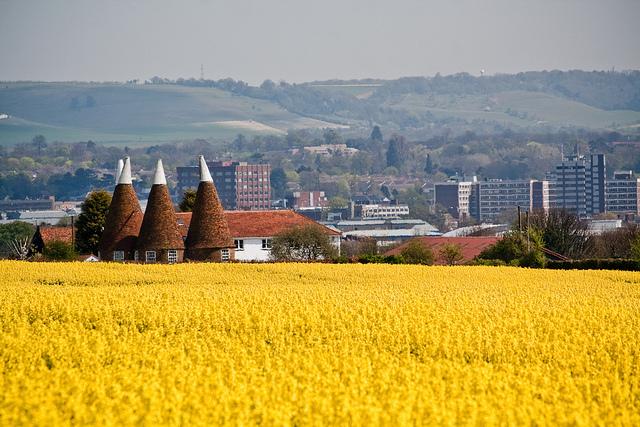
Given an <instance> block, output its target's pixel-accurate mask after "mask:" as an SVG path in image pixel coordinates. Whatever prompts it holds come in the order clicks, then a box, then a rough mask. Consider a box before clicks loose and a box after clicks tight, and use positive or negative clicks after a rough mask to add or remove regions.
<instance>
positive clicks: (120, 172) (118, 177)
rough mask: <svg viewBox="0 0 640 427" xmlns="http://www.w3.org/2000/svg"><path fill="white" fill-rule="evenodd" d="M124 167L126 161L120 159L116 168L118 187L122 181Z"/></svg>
mask: <svg viewBox="0 0 640 427" xmlns="http://www.w3.org/2000/svg"><path fill="white" fill-rule="evenodd" d="M123 167H124V161H123V160H122V159H118V166H116V185H118V181H119V180H120V174H122V168H123Z"/></svg>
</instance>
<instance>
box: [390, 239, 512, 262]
mask: <svg viewBox="0 0 640 427" xmlns="http://www.w3.org/2000/svg"><path fill="white" fill-rule="evenodd" d="M498 240H500V238H499V237H494V236H486V237H415V238H413V239H411V240H409V241H407V242H405V243H403V244H402V245H400V246H397V247H395V248H393V249H391V250H389V251H387V252H386V253H385V255H399V254H400V253H401V252H402V250H403V249H404V248H405V247H406V246H407V245H408V244H409V242H413V241H417V242H419V243H420V244H422V245H424V246H426V247H429V248H431V250H432V251H433V255H434V257H435V263H436V264H444V261H443V260H442V259H440V255H439V251H440V249H441V248H442V247H443V246H444V245H446V244H456V245H458V246H460V250H461V252H462V257H463V259H462V261H460V262H461V263H465V262H469V261H471V260H472V259H474V258H475V257H476V256H478V255H480V252H482V251H483V250H485V249H486V248H488V247H489V246H491V245H493V244H495V243H496V242H497V241H498Z"/></svg>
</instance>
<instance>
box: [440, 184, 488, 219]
mask: <svg viewBox="0 0 640 427" xmlns="http://www.w3.org/2000/svg"><path fill="white" fill-rule="evenodd" d="M476 185H477V183H475V182H471V181H449V182H439V183H436V184H435V185H434V203H435V204H437V205H440V206H442V207H444V208H445V209H446V210H447V212H449V214H450V215H451V216H453V217H454V218H456V219H461V220H464V219H466V218H468V217H469V216H470V215H471V210H472V209H471V207H472V200H474V201H475V199H472V189H473V188H474V187H475V186H476ZM473 210H474V211H475V209H473Z"/></svg>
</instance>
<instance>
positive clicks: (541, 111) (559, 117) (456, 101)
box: [389, 91, 640, 129]
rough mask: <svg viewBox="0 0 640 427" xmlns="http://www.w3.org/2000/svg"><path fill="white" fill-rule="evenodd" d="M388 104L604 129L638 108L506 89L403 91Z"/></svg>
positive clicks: (637, 117) (632, 120) (628, 119)
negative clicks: (432, 92) (445, 92)
mask: <svg viewBox="0 0 640 427" xmlns="http://www.w3.org/2000/svg"><path fill="white" fill-rule="evenodd" d="M389 106H390V107H392V108H395V109H404V110H407V111H413V112H426V111H429V112H431V113H432V114H433V115H434V116H435V117H437V118H445V117H458V118H462V119H465V120H467V121H473V120H487V121H495V122H498V123H502V124H504V125H507V126H533V125H552V126H576V127H585V128H594V129H606V128H619V127H622V126H628V125H632V124H636V123H640V112H638V111H630V110H622V111H606V110H601V109H598V108H595V107H591V106H588V105H585V104H582V103H580V102H575V101H571V100H568V99H565V98H561V97H558V96H554V95H550V94H546V93H542V92H527V91H508V92H499V93H496V94H489V95H484V96H481V95H421V94H407V95H404V96H403V97H401V98H400V99H396V100H394V101H393V102H390V103H389Z"/></svg>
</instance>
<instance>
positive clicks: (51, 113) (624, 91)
mask: <svg viewBox="0 0 640 427" xmlns="http://www.w3.org/2000/svg"><path fill="white" fill-rule="evenodd" d="M152 80H153V79H152ZM158 80H159V81H158V82H154V84H144V85H134V84H117V83H114V84H106V83H102V84H97V83H26V82H25V83H2V84H0V114H8V115H9V118H5V119H0V144H2V145H9V144H14V143H19V142H24V141H29V140H31V138H33V136H34V135H36V134H42V135H44V136H45V137H46V138H47V139H48V140H49V141H55V140H59V141H66V142H72V141H78V140H89V139H91V140H93V141H96V142H100V143H106V144H127V145H136V144H142V145H144V144H157V143H165V142H172V141H182V140H193V139H196V138H205V139H222V138H224V139H229V138H233V137H234V136H235V135H237V134H238V133H243V134H245V135H255V134H284V133H286V132H287V130H289V129H301V128H326V127H340V128H343V127H345V125H348V126H349V127H350V128H351V133H352V134H359V135H361V134H364V133H366V132H369V131H370V128H371V125H372V124H380V125H381V126H383V127H384V128H385V129H386V130H387V131H388V132H401V133H402V132H405V133H409V134H411V135H413V136H419V137H424V136H427V134H428V133H429V132H430V130H431V129H451V130H453V131H454V132H455V131H457V130H467V129H469V128H474V129H477V130H478V131H480V132H483V131H491V130H492V129H494V127H495V125H500V126H502V127H504V128H514V129H517V128H528V129H532V128H533V129H536V128H540V129H544V130H545V131H547V130H554V129H558V128H586V129H600V130H602V129H607V130H619V131H623V132H636V131H637V130H638V129H640V73H638V72H632V73H627V74H624V73H585V72H580V71H571V72H555V71H554V72H548V73H547V72H532V73H520V74H517V75H501V76H493V77H487V78H478V77H473V76H470V75H468V74H464V73H462V74H457V75H452V76H445V77H441V76H435V77H432V78H424V77H412V78H402V79H397V80H389V81H382V80H351V81H326V82H312V83H304V84H287V83H280V84H275V83H273V82H271V83H270V84H263V85H261V86H260V87H256V86H249V85H248V84H246V83H244V82H241V81H235V80H233V79H223V80H218V81H213V80H202V81H197V80H190V81H185V80H178V81H173V82H170V81H168V80H164V79H158ZM434 125H436V126H434Z"/></svg>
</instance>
